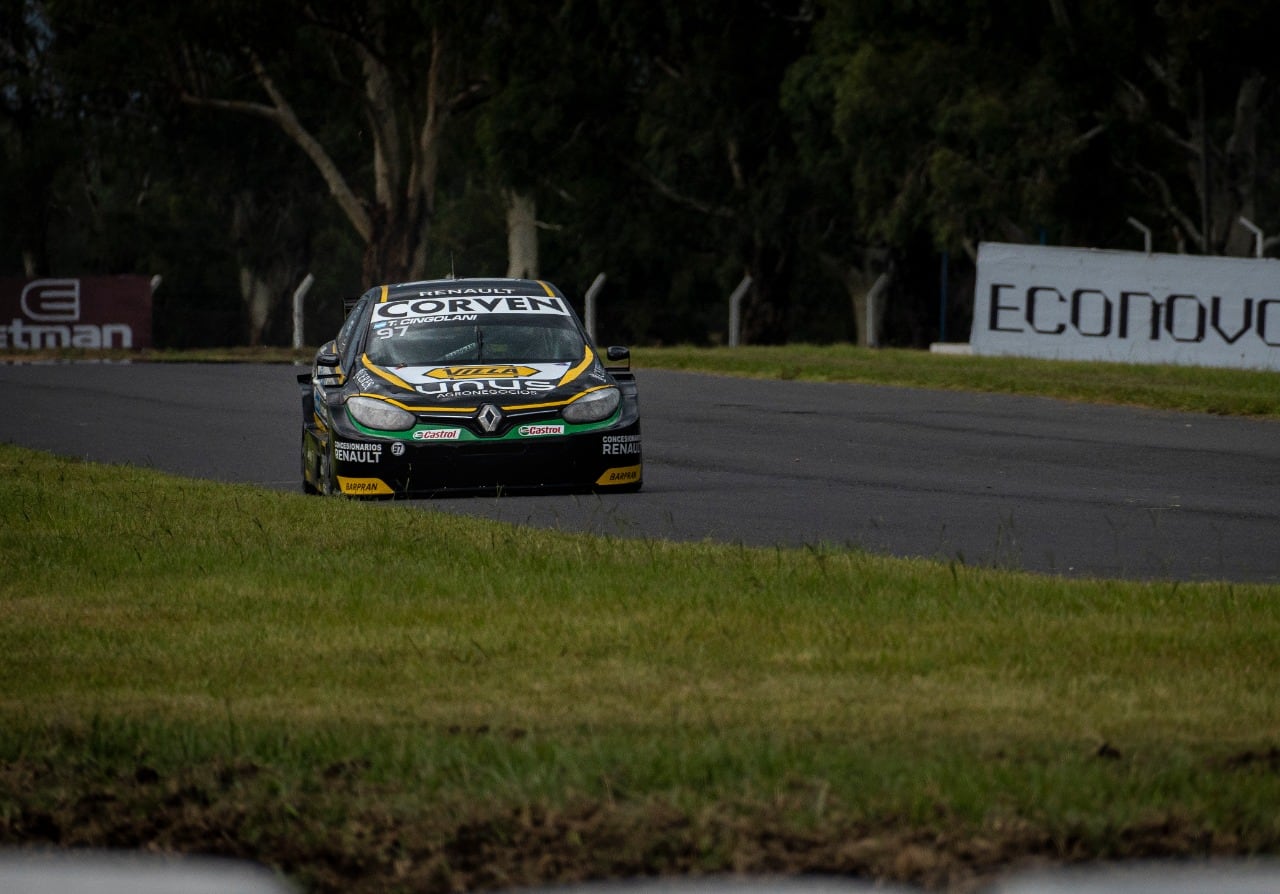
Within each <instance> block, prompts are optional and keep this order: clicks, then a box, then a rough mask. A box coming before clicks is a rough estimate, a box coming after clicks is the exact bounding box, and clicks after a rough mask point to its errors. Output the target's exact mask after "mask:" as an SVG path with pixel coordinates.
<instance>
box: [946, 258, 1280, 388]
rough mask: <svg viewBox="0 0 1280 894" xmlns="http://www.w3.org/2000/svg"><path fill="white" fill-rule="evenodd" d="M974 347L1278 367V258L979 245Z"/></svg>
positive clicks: (977, 350)
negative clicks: (1216, 256) (1218, 256)
mask: <svg viewBox="0 0 1280 894" xmlns="http://www.w3.org/2000/svg"><path fill="white" fill-rule="evenodd" d="M969 341H970V345H971V346H972V350H973V353H974V354H985V355H988V356H994V355H1006V356H1019V357H1043V358H1048V359H1056V360H1106V361H1114V362H1118V363H1167V364H1181V365H1188V366H1224V367H1240V368H1245V369H1273V370H1280V261H1277V260H1270V259H1251V258H1209V257H1200V256H1192V255H1169V254H1146V253H1143V252H1127V251H1103V250H1098V249H1082V248H1059V247H1052V246H1043V245H1008V244H1004V243H998V242H984V243H982V244H981V245H980V246H978V280H977V287H976V289H975V291H974V307H973V330H972V332H971V333H970V339H969Z"/></svg>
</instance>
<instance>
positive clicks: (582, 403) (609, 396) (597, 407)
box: [561, 388, 622, 423]
mask: <svg viewBox="0 0 1280 894" xmlns="http://www.w3.org/2000/svg"><path fill="white" fill-rule="evenodd" d="M621 400H622V394H621V393H620V392H619V391H618V389H617V388H601V389H600V390H599V391H592V392H590V393H588V394H584V395H582V397H580V398H578V399H577V400H575V401H574V402H573V403H571V404H569V406H567V407H565V408H564V412H563V413H561V415H562V416H564V421H565V422H574V423H578V422H599V421H600V420H601V419H608V418H609V417H610V416H612V415H613V411H614V410H616V409H618V404H619V402H620V401H621Z"/></svg>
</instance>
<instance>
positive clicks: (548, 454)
mask: <svg viewBox="0 0 1280 894" xmlns="http://www.w3.org/2000/svg"><path fill="white" fill-rule="evenodd" d="M326 440H327V438H326ZM329 446H330V445H328V444H326V443H322V442H321V441H319V440H317V443H316V445H315V449H317V450H325V449H328V448H329ZM331 450H332V452H331V454H330V462H331V464H332V474H333V481H334V484H335V485H336V489H337V490H338V491H340V492H341V493H343V494H346V495H348V496H355V497H410V496H443V495H447V494H451V493H473V492H487V491H504V492H505V491H528V490H601V491H607V490H638V489H639V488H640V486H641V484H642V482H643V455H642V452H641V446H640V422H639V420H638V419H637V420H635V421H633V422H632V423H631V424H629V425H625V426H620V427H613V428H605V429H596V430H592V431H584V432H575V433H572V434H545V435H534V436H530V437H522V438H518V439H492V440H466V441H460V440H446V439H443V438H438V439H424V438H421V437H418V438H414V437H412V436H405V437H403V438H371V437H367V436H365V435H364V434H363V433H360V432H346V431H339V432H336V433H335V434H334V435H333V441H332V445H331Z"/></svg>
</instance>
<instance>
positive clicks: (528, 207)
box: [506, 190, 539, 279]
mask: <svg viewBox="0 0 1280 894" xmlns="http://www.w3.org/2000/svg"><path fill="white" fill-rule="evenodd" d="M506 195H507V276H515V277H519V278H522V279H537V278H538V276H539V274H538V206H537V204H536V203H535V202H534V199H533V196H531V195H528V194H527V193H520V192H516V191H515V190H511V191H509V192H507V194H506Z"/></svg>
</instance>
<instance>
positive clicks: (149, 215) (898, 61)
mask: <svg viewBox="0 0 1280 894" xmlns="http://www.w3.org/2000/svg"><path fill="white" fill-rule="evenodd" d="M1276 16H1277V13H1276V10H1275V9H1274V8H1273V7H1272V6H1269V5H1267V4H1261V5H1259V4H1249V3H1244V2H1236V0H1232V2H1229V3H1221V4H1211V5H1209V6H1204V5H1202V4H1194V3H1190V4H1189V3H1179V2H1169V3H1164V2H1162V3H1144V4H1124V3H1118V2H1115V0H1088V2H1083V3H1073V4H1068V3H1062V2H1057V0H1053V2H1043V3H1034V4H1023V5H1017V6H1013V7H1010V6H1009V5H1008V4H1001V3H996V2H994V0H972V2H966V3H962V4H955V3H947V2H941V0H923V2H913V3H888V2H879V0H857V2H851V0H781V2H780V0H747V2H740V0H734V2H731V0H699V2H697V3H689V2H680V3H677V2H668V0H663V2H654V3H647V4H627V3H618V2H614V0H561V2H558V3H554V4H545V3H535V2H531V0H501V2H497V3H491V4H484V5H481V6H477V5H474V4H473V5H470V6H468V5H466V4H451V3H444V2H410V0H365V2H363V3H360V4H355V5H352V4H350V3H337V2H318V3H303V2H293V0H290V2H282V3H273V4H265V5H264V4H256V3H247V2H241V0H223V2H218V3H213V4H194V5H192V4H186V5H181V4H180V5H177V6H175V5H173V4H168V3H161V2H157V0H135V2H129V3H123V2H88V0H7V2H6V3H5V4H4V8H3V9H2V10H0V68H2V70H3V72H4V79H5V84H6V87H5V89H4V90H3V91H2V92H0V170H2V171H3V174H4V176H3V178H0V183H2V184H3V186H2V187H0V189H2V190H3V195H0V198H3V199H4V201H3V202H0V224H3V226H0V273H5V274H12V273H20V272H24V271H27V272H31V273H37V274H39V273H47V272H50V271H59V272H84V273H103V272H118V271H127V272H142V273H158V274H160V275H162V276H163V278H164V285H163V286H162V288H161V291H160V292H158V293H157V319H156V325H155V331H156V334H157V338H158V339H159V340H160V342H161V343H162V344H166V345H188V344H206V345H207V344H216V343H218V342H235V341H239V342H253V341H255V340H259V339H261V340H264V341H266V342H272V343H280V342H282V341H285V340H286V336H287V319H286V318H287V307H286V305H287V297H288V295H289V294H290V293H291V292H292V289H293V287H294V286H295V285H296V283H297V281H298V280H299V279H300V278H301V276H302V274H303V273H305V272H307V271H311V272H314V273H315V274H316V275H317V280H318V281H317V285H316V288H315V290H314V292H313V295H314V296H315V301H316V302H317V303H318V304H319V305H321V306H323V307H325V308H331V307H337V306H338V304H339V302H338V299H339V298H340V297H342V296H345V295H349V294H351V293H353V292H355V291H358V290H360V289H361V288H362V287H363V286H365V285H367V284H369V283H370V282H371V281H373V280H384V279H388V278H399V277H402V276H406V275H420V274H423V273H426V274H431V275H436V274H439V273H441V272H444V271H446V270H449V269H457V270H458V271H459V272H460V273H477V274H478V273H486V274H487V273H494V272H500V270H501V268H502V267H503V266H504V265H505V252H506V232H505V228H506V226H507V223H506V210H507V206H508V204H509V203H510V202H511V200H512V197H513V196H514V195H515V194H517V193H518V194H520V195H522V196H525V197H527V198H529V199H530V200H531V201H532V204H533V206H534V207H536V209H537V222H538V234H539V239H540V243H541V244H540V251H541V258H542V262H541V267H542V272H543V273H544V274H545V275H546V276H548V277H549V278H551V279H553V280H555V281H556V282H558V283H559V284H561V285H562V286H564V287H565V288H566V289H568V290H569V291H570V292H571V293H573V294H577V295H580V294H581V293H582V292H584V291H585V289H586V288H587V286H588V285H589V284H590V283H591V282H592V281H593V280H594V279H595V278H596V276H597V274H599V273H601V272H603V273H606V274H607V276H608V284H607V286H606V291H605V293H604V294H603V298H604V300H605V301H607V302H609V304H610V307H611V312H610V314H609V315H608V317H607V318H608V319H609V320H610V323H609V325H610V326H611V327H612V331H610V332H607V333H602V335H603V336H604V338H605V340H608V341H635V342H641V343H659V344H661V343H665V344H672V343H681V342H692V343H702V344H706V343H714V342H718V341H722V340H723V339H724V338H725V332H726V324H725V320H726V317H727V307H726V304H727V297H728V294H729V292H730V291H731V290H732V289H733V288H734V286H736V285H737V284H738V282H739V281H740V280H741V279H742V278H743V276H744V275H750V276H751V277H752V280H753V283H754V286H753V288H752V291H751V293H750V299H749V301H748V303H747V308H746V319H745V323H746V336H747V338H746V340H747V341H748V342H756V343H765V342H784V341H790V340H797V339H798V340H805V341H844V340H849V339H850V338H851V337H853V336H854V334H855V333H856V334H858V335H860V336H861V337H863V338H864V340H865V338H866V336H867V334H868V333H866V332H862V331H860V330H861V329H863V328H864V326H863V324H864V322H865V321H864V320H863V319H862V318H861V317H860V316H859V315H857V314H856V313H851V312H850V311H851V310H855V309H856V308H857V306H858V302H859V301H860V300H861V299H862V297H863V296H864V295H865V293H866V291H867V290H868V289H869V288H870V287H871V285H872V283H873V282H875V281H876V279H877V277H879V276H880V275H882V274H885V275H887V276H889V277H890V292H889V294H890V301H889V311H888V313H887V315H886V317H885V320H884V324H883V325H884V329H885V331H884V333H883V343H885V344H891V345H909V346H920V345H922V344H924V343H926V342H928V341H930V340H933V339H934V338H936V337H937V335H938V333H939V331H940V329H941V328H942V326H943V322H944V321H942V320H941V319H940V311H939V305H938V301H937V300H936V296H937V291H938V283H939V268H940V262H941V259H942V257H943V253H945V257H946V258H947V260H948V262H949V265H950V266H949V267H948V268H947V270H948V275H949V278H950V281H952V287H953V290H954V292H955V293H956V295H957V305H956V308H954V309H953V310H951V311H949V314H952V315H954V317H955V318H954V319H952V318H951V317H950V316H949V318H948V320H947V321H946V324H947V326H948V327H953V328H952V331H954V330H955V328H959V329H963V328H964V327H965V326H966V325H967V323H968V320H967V319H966V318H965V314H966V307H967V305H966V301H967V300H968V299H967V290H968V289H971V287H972V278H973V259H972V255H973V251H974V248H975V247H976V245H977V244H978V242H979V241H981V240H984V239H1001V240H1008V241H1026V242H1035V241H1046V242H1052V243H1057V244H1066V245H1090V246H1097V247H1129V246H1132V245H1133V241H1134V239H1135V237H1134V234H1133V231H1132V230H1131V229H1130V228H1129V227H1128V225H1127V223H1126V220H1127V218H1128V217H1130V216H1136V217H1138V218H1140V219H1142V220H1144V221H1146V222H1147V223H1148V224H1149V225H1150V226H1151V227H1152V229H1153V231H1154V232H1155V236H1156V245H1155V247H1156V249H1157V250H1169V251H1173V250H1188V251H1209V252H1223V253H1228V254H1245V253H1250V252H1251V251H1252V249H1253V242H1252V236H1251V234H1250V233H1249V232H1248V231H1247V230H1246V229H1244V228H1243V227H1242V226H1240V225H1238V224H1237V221H1238V218H1239V217H1240V216H1241V215H1244V216H1246V217H1248V218H1249V219H1250V220H1252V221H1253V222H1254V223H1256V224H1257V225H1259V226H1261V227H1262V228H1263V230H1264V231H1271V230H1276V229H1280V218H1277V217H1275V216H1274V215H1273V213H1272V212H1271V211H1270V210H1269V209H1271V208H1273V207H1275V206H1276V204H1277V202H1276V198H1277V194H1280V176H1278V175H1277V174H1276V173H1275V172H1276V171H1278V170H1280V166H1278V165H1276V164H1275V161H1276V159H1277V151H1278V150H1277V145H1280V144H1277V138H1278V137H1280V131H1277V130H1276V128H1275V127H1274V125H1273V123H1272V122H1273V120H1274V119H1275V116H1274V115H1273V114H1271V113H1272V111H1273V110H1274V107H1275V103H1276V101H1277V98H1278V97H1280V93H1278V92H1277V85H1280V71H1277V66H1278V65H1280V62H1277V57H1276V56H1275V54H1273V53H1272V52H1271V51H1270V49H1271V48H1270V45H1269V44H1268V42H1267V37H1266V35H1269V34H1272V33H1275V31H1276V28H1277V27H1280V21H1277V19H1276ZM1274 241H1280V240H1269V244H1268V248H1270V247H1271V243H1272V242H1274ZM242 283H254V284H260V285H261V288H258V289H257V293H254V291H253V289H250V288H249V287H247V286H246V287H243V288H242ZM264 291H265V293H267V294H268V296H269V300H270V301H271V302H272V306H271V307H270V308H266V309H264V308H263V307H261V306H260V302H259V303H258V304H255V303H254V302H253V301H249V300H247V298H246V297H245V296H251V293H252V294H260V293H262V292H264ZM851 302H852V304H851ZM326 313H330V312H329V311H326ZM264 314H265V316H264Z"/></svg>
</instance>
